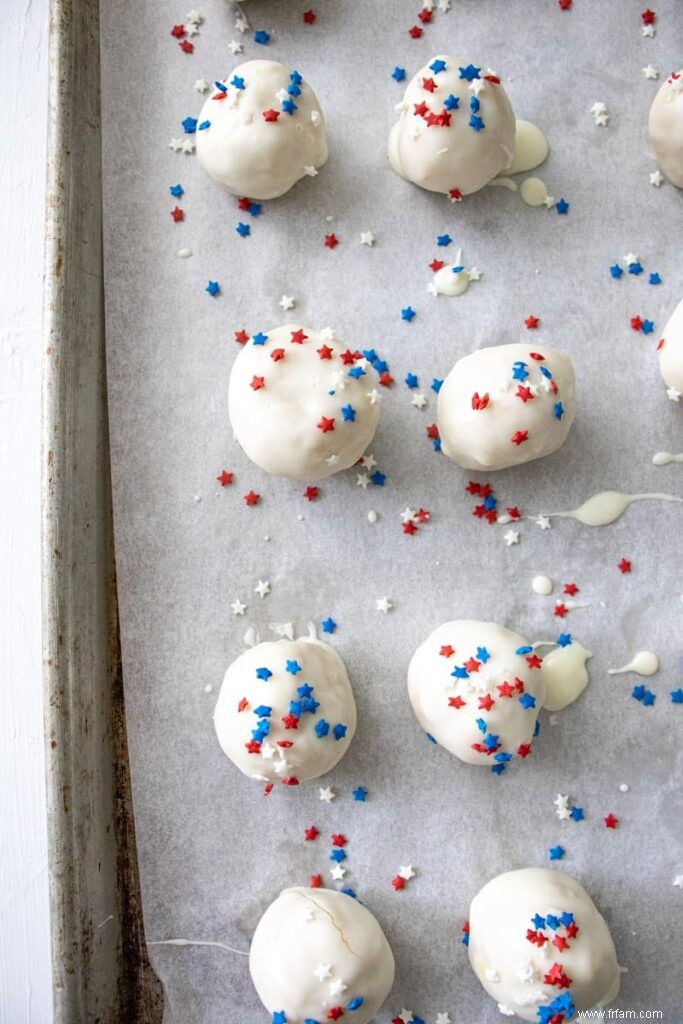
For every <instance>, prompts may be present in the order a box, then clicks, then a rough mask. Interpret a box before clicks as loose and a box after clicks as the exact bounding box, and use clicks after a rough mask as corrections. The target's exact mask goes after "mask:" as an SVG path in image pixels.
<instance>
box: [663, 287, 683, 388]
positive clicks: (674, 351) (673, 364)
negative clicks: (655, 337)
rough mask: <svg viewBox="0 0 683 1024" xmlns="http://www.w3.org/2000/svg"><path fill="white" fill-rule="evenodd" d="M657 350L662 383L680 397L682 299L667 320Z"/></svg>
mask: <svg viewBox="0 0 683 1024" xmlns="http://www.w3.org/2000/svg"><path fill="white" fill-rule="evenodd" d="M658 351H659V369H660V371H661V374H662V378H663V380H664V383H665V384H666V386H667V387H668V388H673V390H674V392H675V393H676V394H678V395H679V397H680V395H683V299H681V301H680V302H679V303H678V305H677V306H676V308H675V309H674V311H673V313H672V314H671V316H670V317H669V319H668V321H667V324H666V327H665V328H664V333H663V334H662V337H661V340H660V342H659V345H658Z"/></svg>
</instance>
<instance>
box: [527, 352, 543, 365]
mask: <svg viewBox="0 0 683 1024" xmlns="http://www.w3.org/2000/svg"><path fill="white" fill-rule="evenodd" d="M529 355H530V356H531V358H532V359H535V360H536V362H537V363H544V362H545V356H542V355H541V353H540V352H530V353H529Z"/></svg>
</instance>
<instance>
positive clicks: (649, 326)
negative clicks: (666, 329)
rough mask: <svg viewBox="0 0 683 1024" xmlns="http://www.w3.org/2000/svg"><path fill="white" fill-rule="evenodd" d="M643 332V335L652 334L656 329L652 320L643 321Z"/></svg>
mask: <svg viewBox="0 0 683 1024" xmlns="http://www.w3.org/2000/svg"><path fill="white" fill-rule="evenodd" d="M640 329H641V331H642V332H643V334H652V332H653V331H654V329H655V325H654V322H653V321H652V320H643V323H642V326H641V328H640Z"/></svg>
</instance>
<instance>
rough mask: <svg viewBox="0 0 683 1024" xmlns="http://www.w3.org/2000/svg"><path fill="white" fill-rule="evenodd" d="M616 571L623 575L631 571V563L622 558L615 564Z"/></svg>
mask: <svg viewBox="0 0 683 1024" xmlns="http://www.w3.org/2000/svg"><path fill="white" fill-rule="evenodd" d="M617 569H618V570H619V572H620V573H622V574H624V573H627V572H630V571H631V563H630V562H629V560H628V558H622V560H621V561H620V562H617Z"/></svg>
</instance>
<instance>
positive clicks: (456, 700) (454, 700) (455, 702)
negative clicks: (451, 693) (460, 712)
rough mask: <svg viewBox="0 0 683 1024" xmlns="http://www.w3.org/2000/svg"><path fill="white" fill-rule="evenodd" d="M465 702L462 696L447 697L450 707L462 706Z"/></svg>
mask: <svg viewBox="0 0 683 1024" xmlns="http://www.w3.org/2000/svg"><path fill="white" fill-rule="evenodd" d="M466 704H467V701H466V700H463V699H462V697H449V698H448V706H449V707H451V708H464V707H465V706H466Z"/></svg>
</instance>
